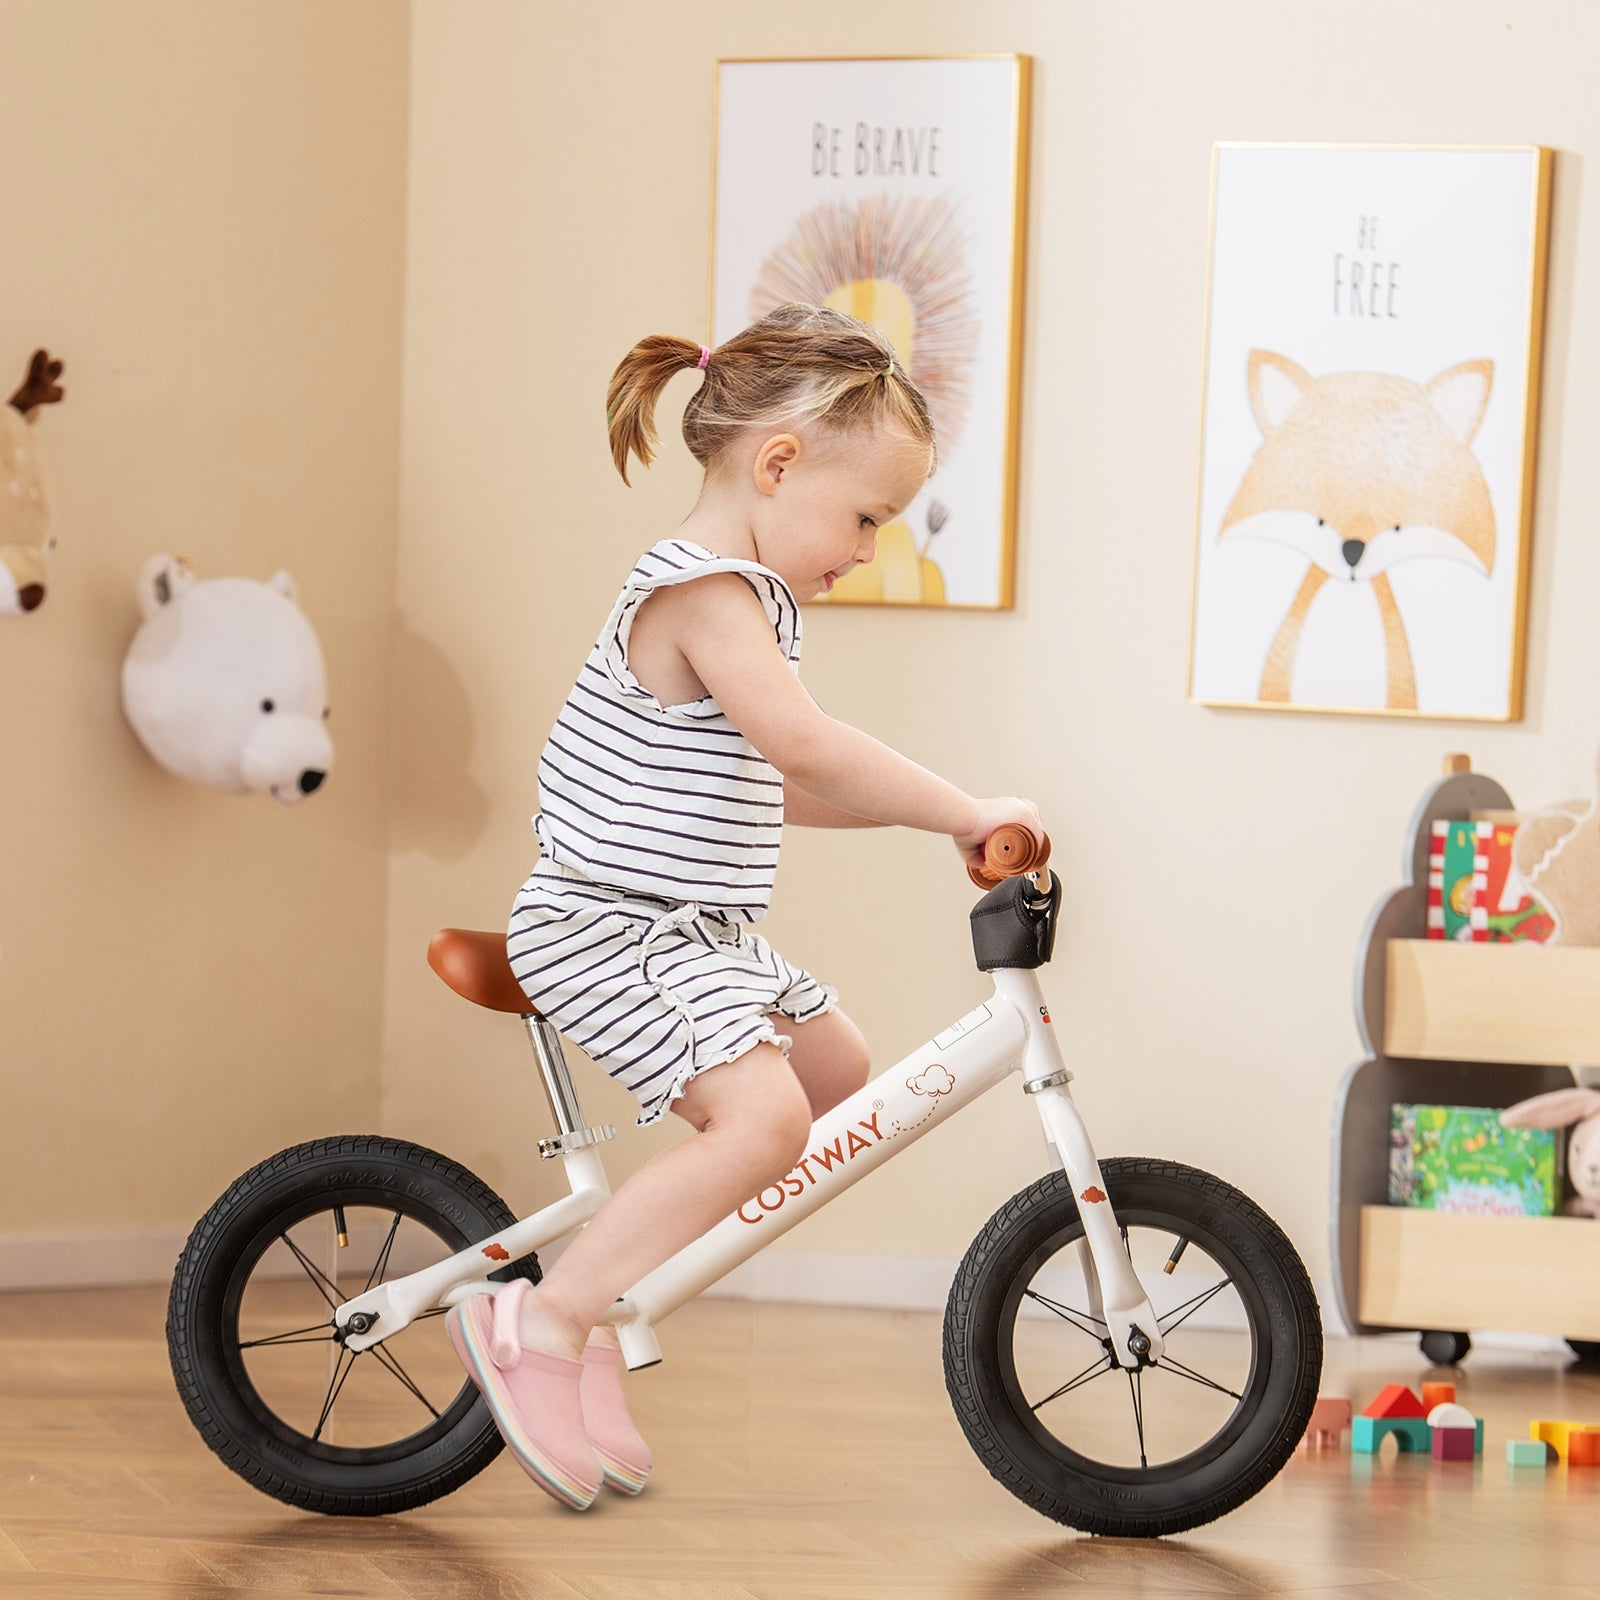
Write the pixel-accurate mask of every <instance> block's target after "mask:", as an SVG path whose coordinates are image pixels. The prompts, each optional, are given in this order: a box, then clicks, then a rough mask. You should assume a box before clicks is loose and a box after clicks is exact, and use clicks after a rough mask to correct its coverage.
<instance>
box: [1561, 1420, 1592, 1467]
mask: <svg viewBox="0 0 1600 1600" xmlns="http://www.w3.org/2000/svg"><path fill="white" fill-rule="evenodd" d="M1567 1465H1568V1466H1569V1467H1600V1428H1572V1429H1570V1430H1569V1431H1568V1433H1567Z"/></svg>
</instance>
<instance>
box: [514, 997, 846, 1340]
mask: <svg viewBox="0 0 1600 1600" xmlns="http://www.w3.org/2000/svg"><path fill="white" fill-rule="evenodd" d="M772 1020H773V1022H774V1023H775V1024H776V1026H777V1028H778V1031H779V1032H780V1033H786V1034H788V1035H789V1037H790V1038H791V1039H793V1040H794V1045H793V1048H792V1049H791V1050H790V1051H789V1066H790V1069H791V1070H792V1071H793V1073H794V1075H795V1077H796V1078H798V1079H799V1081H800V1086H801V1088H802V1089H803V1090H804V1091H805V1095H806V1101H807V1103H808V1105H809V1107H810V1120H811V1121H812V1122H815V1121H816V1119H817V1118H818V1117H820V1116H821V1115H822V1113H823V1112H824V1111H831V1110H832V1109H833V1107H834V1106H836V1105H838V1103H839V1102H840V1101H841V1100H845V1099H848V1098H849V1097H850V1096H851V1095H853V1094H854V1093H855V1092H856V1090H857V1089H859V1088H860V1087H861V1086H862V1084H864V1083H865V1082H866V1081H867V1074H868V1064H869V1057H868V1055H867V1042H866V1040H865V1039H863V1038H862V1037H861V1030H860V1029H859V1028H857V1027H856V1025H855V1023H853V1022H852V1021H851V1020H850V1019H849V1018H848V1017H847V1016H846V1015H845V1014H844V1013H843V1012H842V1011H829V1012H827V1013H826V1014H825V1015H823V1016H820V1017H813V1018H812V1020H811V1021H810V1022H793V1021H791V1020H790V1019H789V1018H788V1017H785V1016H782V1015H779V1014H774V1016H773V1018H772ZM735 1065H737V1063H735ZM716 1070H717V1071H718V1072H721V1071H722V1070H723V1069H722V1068H721V1067H718V1068H717V1069H716ZM705 1081H706V1079H705V1078H700V1079H697V1080H695V1083H692V1084H691V1085H690V1094H689V1095H686V1096H685V1097H684V1099H682V1100H680V1101H679V1102H678V1104H677V1105H675V1106H674V1107H673V1110H674V1111H678V1110H682V1111H684V1113H685V1114H686V1115H687V1114H688V1109H689V1105H690V1101H691V1099H695V1098H698V1095H699V1090H698V1088H697V1087H696V1085H697V1084H703V1083H704V1082H705ZM691 1120H693V1119H692V1118H691ZM695 1125H696V1126H697V1127H698V1126H700V1124H699V1123H696V1124H695ZM662 1153H663V1154H666V1153H667V1152H665V1151H664V1152H662ZM651 1164H652V1165H653V1164H654V1163H653V1162H652V1163H651ZM793 1165H794V1163H793V1161H790V1162H788V1163H787V1164H786V1165H785V1166H784V1168H783V1171H784V1172H787V1171H788V1170H789V1168H790V1167H792V1166H793ZM644 1171H645V1169H644V1168H641V1169H640V1171H639V1174H638V1176H642V1175H643V1173H644ZM779 1175H780V1176H781V1174H779ZM772 1178H773V1174H772V1173H767V1174H766V1175H765V1176H762V1177H760V1178H758V1179H756V1180H755V1181H753V1182H752V1183H751V1184H750V1186H749V1188H748V1189H747V1190H746V1191H745V1192H744V1193H743V1194H739V1195H735V1196H734V1197H733V1198H732V1199H730V1200H729V1201H728V1203H727V1204H726V1205H725V1206H723V1207H722V1209H721V1211H719V1212H718V1213H717V1215H716V1216H715V1218H714V1219H713V1222H712V1223H711V1224H708V1226H712V1225H714V1224H715V1223H716V1222H720V1221H721V1220H722V1219H723V1217H725V1216H726V1215H727V1214H728V1213H729V1212H730V1211H732V1210H733V1208H734V1207H735V1206H736V1205H738V1204H739V1203H740V1201H742V1200H748V1199H749V1198H750V1196H751V1195H752V1194H755V1193H756V1192H757V1191H758V1190H759V1189H762V1188H765V1186H766V1185H767V1184H768V1183H770V1182H771V1181H772ZM633 1181H634V1180H633V1179H629V1181H628V1183H627V1184H625V1185H624V1186H623V1189H630V1188H631V1185H632V1183H633ZM622 1192H623V1191H622V1190H619V1191H618V1194H621V1193H622ZM614 1204H615V1199H613V1200H611V1201H608V1202H607V1207H608V1209H609V1207H610V1206H611V1205H614ZM593 1226H594V1223H593V1222H591V1223H590V1224H589V1227H588V1228H586V1229H585V1230H584V1234H585V1235H587V1234H588V1232H589V1229H590V1228H593ZM701 1231H702V1232H704V1231H705V1230H704V1229H702V1230H701ZM580 1237H581V1236H580ZM695 1237H696V1238H698V1237H699V1235H698V1234H696V1235H695ZM576 1248H577V1243H576V1241H575V1242H574V1244H573V1245H572V1247H571V1248H569V1250H568V1251H567V1255H568V1256H570V1255H571V1254H572V1251H573V1250H575V1249H576ZM668 1254H671V1252H670V1251H669V1252H668ZM661 1259H662V1260H663V1261H664V1260H666V1256H663V1257H662V1258H661ZM563 1261H565V1257H563ZM579 1264H580V1265H581V1264H582V1258H581V1257H580V1258H579ZM657 1264H658V1263H651V1265H657ZM648 1270H649V1267H646V1268H645V1269H643V1271H640V1272H638V1273H635V1274H634V1276H633V1278H632V1279H631V1280H630V1281H629V1283H625V1284H624V1285H623V1286H622V1287H623V1288H624V1289H626V1288H628V1287H629V1286H630V1284H631V1283H637V1282H638V1280H639V1278H641V1277H643V1275H644V1272H645V1271H648ZM556 1272H557V1269H556V1268H554V1267H553V1268H551V1271H550V1275H549V1277H547V1278H546V1279H545V1286H548V1284H549V1283H550V1281H551V1280H552V1279H554V1278H555V1277H556ZM544 1292H545V1287H541V1289H540V1293H541V1294H543V1293H544ZM621 1292H622V1291H621V1290H619V1291H618V1293H621ZM589 1337H590V1338H591V1339H598V1340H600V1341H601V1342H603V1343H605V1344H615V1343H616V1342H617V1335H616V1332H615V1330H614V1329H612V1328H610V1327H608V1326H606V1325H605V1324H604V1323H601V1324H600V1325H599V1326H598V1327H596V1328H594V1329H593V1330H592V1331H591V1333H590V1336H589Z"/></svg>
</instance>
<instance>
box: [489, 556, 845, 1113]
mask: <svg viewBox="0 0 1600 1600" xmlns="http://www.w3.org/2000/svg"><path fill="white" fill-rule="evenodd" d="M713 572H737V573H739V574H740V576H742V577H743V578H744V580H745V582H746V583H748V584H749V585H750V587H751V588H752V589H753V590H754V591H755V593H756V595H757V597H758V598H759V599H760V601H761V604H762V607H763V609H764V610H765V611H766V614H767V617H768V619H769V620H770V621H771V623H772V631H773V637H774V639H775V640H776V642H777V646H778V648H779V649H780V650H781V651H782V652H783V654H784V656H785V658H786V659H787V660H788V662H789V665H790V667H791V668H792V669H793V670H795V671H796V672H798V671H799V666H800V611H799V607H798V606H797V605H796V604H795V599H794V596H793V595H792V594H791V593H790V592H789V587H788V585H787V584H786V583H785V582H784V581H783V579H782V578H780V577H779V576H778V574H777V573H775V572H773V571H771V570H770V569H768V568H766V567H763V566H760V565H758V564H757V563H756V562H753V561H730V560H724V559H722V558H721V557H719V556H716V555H714V554H713V553H712V552H711V551H709V550H707V549H705V548H704V547H703V546H700V545H696V544H690V543H688V542H687V541H685V540H681V539H666V540H663V541H662V542H661V543H660V544H657V545H655V546H654V547H653V548H651V549H650V550H648V551H646V552H645V554H644V555H643V556H642V557H641V558H640V560H639V563H638V565H637V566H635V567H634V569H633V571H632V572H631V573H630V574H629V576H628V581H627V583H626V584H624V586H623V590H622V594H621V595H620V596H619V598H618V600H617V603H616V605H615V606H614V607H613V608H612V611H611V615H610V616H609V617H608V618H607V619H606V625H605V627H604V629H603V630H602V631H601V634H600V637H599V639H598V640H596V641H595V646H594V649H593V650H591V651H590V653H589V658H588V660H587V661H586V662H585V663H584V667H583V671H582V672H581V673H580V674H579V676H578V681H577V683H576V685H575V686H574V687H573V690H572V693H571V694H570V695H568V697H567V701H566V704H565V705H564V706H563V707H562V709H561V713H560V715H559V716H558V717H557V718H556V724H555V727H554V728H553V729H552V730H551V733H550V737H549V740H548V741H547V742H546V744H545V747H544V753H543V755H542V756H541V758H540V761H539V798H540V806H541V810H540V811H539V813H538V814H537V815H536V816H535V817H534V819H533V825H534V829H535V831H536V832H537V834H538V839H539V850H540V854H539V861H538V864H537V865H536V866H535V867H534V869H533V874H532V876H531V877H530V878H529V879H528V881H527V882H526V883H524V884H523V886H522V888H521V890H520V891H519V893H518V895H517V899H516V903H515V905H514V906H513V907H512V912H511V923H510V927H509V929H508V930H507V942H506V948H507V952H508V954H509V955H510V958H511V967H512V970H513V971H514V972H515V973H516V975H517V981H518V982H519V983H520V984H521V985H522V987H523V990H524V991H525V992H526V994H527V996H528V998H529V1000H530V1001H531V1002H532V1003H533V1005H534V1006H535V1007H537V1008H538V1010H539V1011H540V1012H542V1013H543V1014H544V1016H546V1017H547V1018H549V1020H550V1022H551V1023H552V1024H553V1025H554V1026H555V1027H556V1028H558V1029H559V1030H560V1031H561V1032H562V1033H563V1034H564V1035H566V1037H567V1038H569V1039H570V1040H571V1041H572V1042H573V1043H574V1044H575V1045H577V1046H578V1047H579V1049H581V1050H583V1051H584V1052H585V1053H586V1054H588V1055H589V1056H591V1057H592V1058H593V1059H594V1060H595V1061H597V1062H598V1063H599V1064H600V1065H601V1066H602V1067H604V1068H605V1070H606V1071H607V1072H609V1073H610V1074H611V1076H612V1077H613V1078H615V1079H616V1080H617V1082H618V1083H620V1084H622V1085H623V1087H624V1088H626V1089H629V1090H631V1091H632V1093H633V1094H634V1095H635V1096H636V1097H637V1099H638V1100H639V1103H640V1105H641V1106H642V1108H643V1109H642V1111H641V1112H640V1115H639V1125H640V1126H641V1127H643V1126H645V1125H647V1124H649V1123H652V1122H656V1121H659V1120H660V1118H661V1117H662V1116H663V1115H665V1113H666V1111H667V1109H668V1107H669V1106H670V1105H671V1103H672V1102H673V1101H674V1100H677V1099H680V1098H682V1095H683V1092H684V1087H685V1085H686V1084H687V1083H688V1081H689V1079H690V1078H692V1077H694V1075H695V1074H696V1073H699V1072H703V1071H705V1070H706V1068H707V1067H714V1066H717V1065H718V1064H720V1063H721V1062H724V1061H733V1060H736V1059H737V1058H738V1057H739V1056H742V1055H744V1054H745V1053H746V1052H747V1051H749V1050H751V1049H752V1048H753V1047H754V1046H756V1045H757V1044H760V1043H761V1042H763V1041H769V1042H771V1043H773V1044H776V1045H777V1046H778V1047H779V1048H780V1049H781V1050H782V1051H783V1052H784V1053H785V1054H786V1055H787V1054H788V1051H789V1047H790V1045H791V1043H792V1042H793V1041H792V1040H791V1039H790V1038H789V1037H788V1036H787V1035H784V1034H780V1033H779V1032H778V1030H777V1028H776V1027H775V1026H774V1024H773V1022H772V1014H773V1013H782V1014H783V1015H784V1016H787V1017H790V1018H792V1019H793V1020H794V1021H796V1022H806V1021H809V1020H810V1019H811V1018H812V1017H819V1016H821V1015H822V1014H823V1013H824V1012H827V1011H831V1010H832V1009H833V1008H834V1006H835V1005H836V1004H837V1002H838V994H837V991H836V990H834V989H833V988H832V987H831V986H830V985H828V984H824V983H819V982H818V981H817V980H816V979H815V978H813V977H812V976H811V975H810V974H809V973H807V972H803V971H802V970H801V969H800V968H799V967H796V966H793V965H791V964H790V963H789V962H787V961H785V960H784V959H783V957H782V956H781V955H779V954H778V953H777V951H775V950H774V949H773V948H772V947H771V945H769V944H768V943H767V941H766V940H765V939H763V938H762V937H761V936H760V935H759V934H757V933H755V932H753V931H752V929H751V927H750V924H752V923H754V922H758V921H759V920H760V919H761V917H762V916H763V915H764V914H765V912H766V909H767V905H768V902H769V900H770V899H771V896H772V883H773V876H774V874H775V872H776V870H777V866H778V845H779V841H780V839H781V838H782V835H783V779H782V777H781V776H780V775H779V773H778V771H777V769H776V768H774V767H773V766H772V765H771V764H770V763H769V762H768V761H766V760H765V759H764V758H763V757H762V756H761V755H760V754H759V753H758V752H757V751H756V749H755V746H754V745H752V744H751V743H750V741H749V740H748V739H746V738H745V737H744V735H743V734H741V733H740V732H739V730H738V729H737V728H735V727H734V726H733V724H732V723H731V722H729V721H728V719H727V717H725V716H724V715H723V713H722V710H721V708H720V707H719V706H718V705H717V703H716V701H715V700H714V699H712V698H711V697H710V696H709V695H708V696H706V697H705V698H704V699H701V700H694V701H690V702H688V703H686V704H683V705H675V706H663V705H662V704H661V703H660V701H658V700H657V699H656V698H655V697H654V696H653V695H652V694H651V693H650V692H649V691H648V690H647V689H646V688H645V687H644V686H643V685H642V684H641V683H639V681H638V680H637V679H636V678H635V677H634V676H633V674H632V673H631V672H630V671H629V670H628V635H629V632H630V631H631V629H632V627H633V619H634V617H635V616H636V615H637V614H638V610H639V607H640V606H641V605H642V604H643V603H644V602H645V601H646V600H647V599H648V598H649V597H650V596H651V594H653V593H654V592H655V590H656V589H657V588H658V587H660V586H661V585H664V584H674V583H687V582H690V581H691V580H693V579H695V578H699V577H704V576H705V575H706V574H708V573H713Z"/></svg>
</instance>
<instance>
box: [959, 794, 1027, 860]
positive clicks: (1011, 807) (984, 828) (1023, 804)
mask: <svg viewBox="0 0 1600 1600" xmlns="http://www.w3.org/2000/svg"><path fill="white" fill-rule="evenodd" d="M977 806H978V814H977V820H976V821H975V822H974V824H973V826H972V830H971V831H970V832H968V833H958V834H955V835H954V836H953V837H954V839H955V846H956V849H957V850H958V851H959V852H960V854H961V859H962V862H963V863H964V864H965V865H966V866H967V867H968V869H969V870H970V869H971V868H973V867H981V866H982V865H983V864H984V862H983V847H984V845H985V844H987V843H988V840H989V835H990V834H991V833H993V832H994V830H995V829H996V828H998V827H1001V826H1002V825H1003V824H1005V823H1007V822H1015V823H1020V824H1021V826H1023V827H1024V828H1026V829H1027V830H1028V831H1029V832H1030V833H1031V834H1032V835H1033V836H1034V838H1035V839H1036V840H1038V841H1040V842H1042V841H1043V839H1044V824H1043V823H1042V822H1041V821H1040V820H1039V808H1038V807H1037V806H1036V805H1035V804H1034V803H1033V802H1032V801H1031V800H1019V799H1018V798H1017V797H1016V796H1015V795H1004V796H1000V797H998V798H996V799H993V800H979V801H978V802H977Z"/></svg>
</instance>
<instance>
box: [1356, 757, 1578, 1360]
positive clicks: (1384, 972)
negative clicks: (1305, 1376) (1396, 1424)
mask: <svg viewBox="0 0 1600 1600" xmlns="http://www.w3.org/2000/svg"><path fill="white" fill-rule="evenodd" d="M1452 762H1453V763H1457V764H1459V766H1461V767H1464V766H1465V761H1464V758H1459V757H1456V758H1452ZM1511 810H1513V807H1512V804H1511V798H1510V796H1509V795H1507V794H1506V792H1505V790H1503V789H1502V788H1501V787H1500V785H1499V784H1497V783H1495V782H1494V780H1493V779H1491V778H1487V777H1485V776H1484V775H1483V774H1482V773H1476V772H1471V771H1466V770H1452V771H1450V772H1448V773H1447V775H1446V776H1445V777H1444V778H1442V779H1441V780H1440V781H1439V782H1438V783H1436V784H1434V785H1433V787H1432V788H1430V789H1429V790H1428V792H1427V793H1426V794H1424V795H1423V797H1422V800H1421V802H1420V803H1419V804H1418V806H1417V809H1416V811H1415V813H1414V814H1413V815H1412V818H1411V823H1410V827H1409V829H1408V831H1407V836H1406V845H1405V855H1404V865H1403V869H1402V870H1403V872H1404V874H1405V878H1406V881H1405V882H1404V883H1403V884H1402V885H1401V887H1400V888H1398V889H1397V890H1395V891H1394V892H1393V893H1391V894H1389V895H1388V896H1386V897H1385V898H1384V899H1383V900H1381V901H1379V903H1378V904H1377V905H1376V906H1375V907H1374V908H1373V911H1372V914H1371V916H1370V917H1369V918H1368V920H1367V926H1366V930H1365V932H1364V934H1363V937H1362V941H1361V947H1360V950H1359V953H1358V955H1357V959H1356V973H1355V1007H1356V1021H1357V1025H1358V1026H1359V1028H1360V1031H1361V1037H1362V1043H1363V1044H1364V1046H1365V1047H1366V1051H1367V1059H1366V1060H1364V1061H1361V1062H1359V1063H1358V1064H1357V1065H1356V1066H1354V1067H1352V1068H1351V1069H1350V1071H1349V1072H1347V1073H1346V1074H1345V1078H1344V1082H1343V1083H1342V1084H1341V1086H1340V1090H1339V1098H1338V1103H1337V1105H1336V1106H1335V1108H1334V1160H1333V1205H1332V1229H1333V1262H1334V1285H1335V1291H1336V1294H1337V1297H1338V1301H1339V1309H1340V1311H1341V1312H1342V1313H1343V1315H1344V1319H1345V1321H1346V1323H1347V1324H1348V1325H1349V1326H1350V1327H1351V1328H1352V1329H1354V1330H1356V1331H1357V1332H1360V1333H1380V1332H1387V1331H1391V1330H1395V1329H1416V1330H1417V1331H1419V1332H1420V1333H1421V1334H1422V1345H1423V1350H1424V1352H1425V1353H1426V1354H1427V1355H1428V1356H1429V1357H1430V1359H1432V1360H1434V1361H1439V1362H1448V1361H1455V1360H1459V1359H1460V1358H1461V1357H1462V1356H1463V1355H1465V1354H1466V1351H1467V1350H1468V1348H1470V1345H1471V1340H1470V1337H1469V1336H1468V1330H1470V1329H1474V1328H1503V1329H1510V1330H1515V1331H1519V1332H1526V1333H1545V1334H1554V1335H1557V1336H1559V1337H1561V1338H1565V1339H1567V1340H1569V1341H1579V1342H1582V1343H1584V1344H1585V1345H1589V1344H1591V1343H1593V1342H1594V1341H1600V1288H1597V1287H1596V1285H1597V1284H1600V1221H1596V1220H1594V1219H1590V1218H1572V1217H1492V1216H1484V1217H1475V1216H1463V1215H1458V1214H1451V1213H1443V1212H1434V1211H1422V1210H1413V1209H1411V1208H1409V1207H1404V1206H1390V1205H1389V1204H1388V1203H1387V1198H1388V1177H1389V1163H1388V1143H1389V1107H1390V1106H1391V1105H1392V1104H1394V1103H1396V1102H1402V1101H1410V1102H1416V1103H1422V1104H1435V1105H1472V1106H1508V1105H1511V1104H1513V1103H1514V1102H1515V1101H1518V1100H1523V1099H1526V1098H1527V1097H1528V1096H1529V1095H1535V1094H1542V1093H1544V1092H1546V1091H1547V1090H1550V1089H1562V1088H1567V1087H1570V1085H1571V1084H1572V1083H1573V1081H1574V1078H1573V1072H1572V1067H1573V1065H1582V1064H1588V1065H1600V950H1595V949H1578V948H1563V947H1561V946H1553V947H1548V948H1547V947H1545V946H1541V945H1514V944H1511V945H1508V944H1459V943H1447V942H1445V941H1443V940H1430V939H1427V938H1425V937H1423V935H1424V933H1425V931H1426V925H1427V883H1428V851H1429V843H1430V839H1431V836H1432V825H1433V822H1434V821H1435V819H1439V820H1445V821H1453V820H1456V819H1459V818H1465V817H1470V816H1472V815H1473V814H1474V813H1481V812H1505V811H1511Z"/></svg>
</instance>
